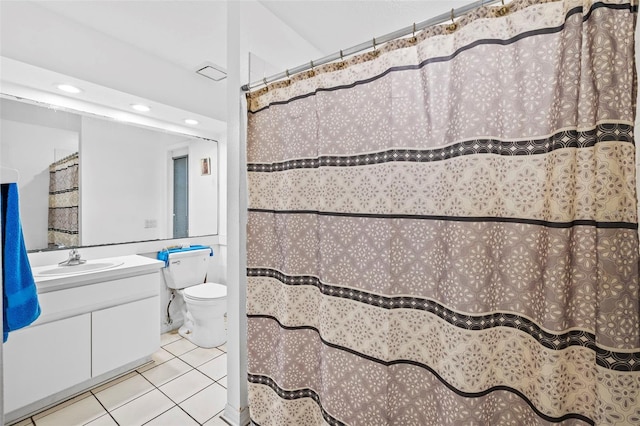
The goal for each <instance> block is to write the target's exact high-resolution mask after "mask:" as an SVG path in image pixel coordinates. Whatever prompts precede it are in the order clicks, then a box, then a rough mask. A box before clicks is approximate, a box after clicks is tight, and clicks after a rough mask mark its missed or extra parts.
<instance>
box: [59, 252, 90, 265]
mask: <svg viewBox="0 0 640 426" xmlns="http://www.w3.org/2000/svg"><path fill="white" fill-rule="evenodd" d="M85 262H86V260H84V259H80V252H79V251H78V250H76V249H72V250H71V251H70V252H69V258H68V259H67V260H65V261H63V262H60V263H58V265H60V266H73V265H81V264H83V263H85Z"/></svg>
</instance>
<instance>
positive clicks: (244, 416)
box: [220, 404, 251, 426]
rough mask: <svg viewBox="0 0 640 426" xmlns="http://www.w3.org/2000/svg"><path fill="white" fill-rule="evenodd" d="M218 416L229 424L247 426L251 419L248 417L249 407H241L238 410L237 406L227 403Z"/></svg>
mask: <svg viewBox="0 0 640 426" xmlns="http://www.w3.org/2000/svg"><path fill="white" fill-rule="evenodd" d="M220 418H221V419H222V420H224V421H225V422H226V423H228V424H230V425H231V426H247V425H248V424H249V422H250V421H251V419H250V417H249V407H243V408H241V409H240V411H238V409H237V408H235V407H233V406H231V405H229V404H227V406H226V407H224V412H223V413H222V415H221V416H220Z"/></svg>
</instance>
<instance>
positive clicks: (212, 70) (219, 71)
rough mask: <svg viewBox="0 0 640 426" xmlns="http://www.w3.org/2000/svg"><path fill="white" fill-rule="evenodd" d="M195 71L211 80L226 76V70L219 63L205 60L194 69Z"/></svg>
mask: <svg viewBox="0 0 640 426" xmlns="http://www.w3.org/2000/svg"><path fill="white" fill-rule="evenodd" d="M196 72H197V73H198V74H200V75H203V76H205V77H207V78H210V79H211V80H213V81H220V80H224V79H225V78H227V70H225V69H224V68H222V67H221V66H219V65H215V64H212V63H211V62H205V63H204V64H202V65H200V66H199V67H198V68H197V69H196Z"/></svg>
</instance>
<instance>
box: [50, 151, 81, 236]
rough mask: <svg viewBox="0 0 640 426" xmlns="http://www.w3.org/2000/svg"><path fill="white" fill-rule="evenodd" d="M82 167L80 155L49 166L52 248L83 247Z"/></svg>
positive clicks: (76, 154) (75, 154)
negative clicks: (80, 219) (80, 227)
mask: <svg viewBox="0 0 640 426" xmlns="http://www.w3.org/2000/svg"><path fill="white" fill-rule="evenodd" d="M78 167H79V161H78V153H77V152H76V153H74V154H71V155H70V156H68V157H65V158H63V159H62V160H59V161H56V162H55V163H53V164H51V165H50V166H49V237H48V245H49V248H54V247H70V246H78V245H79V244H80V241H79V237H78V198H79V197H78V189H79V186H78Z"/></svg>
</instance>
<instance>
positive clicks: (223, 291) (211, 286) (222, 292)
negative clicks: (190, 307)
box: [183, 283, 227, 301]
mask: <svg viewBox="0 0 640 426" xmlns="http://www.w3.org/2000/svg"><path fill="white" fill-rule="evenodd" d="M183 296H184V297H185V298H188V299H190V300H200V301H206V300H213V299H222V298H224V297H227V287H226V286H224V285H222V284H216V283H204V284H198V285H194V286H191V287H187V288H185V289H184V290H183Z"/></svg>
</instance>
